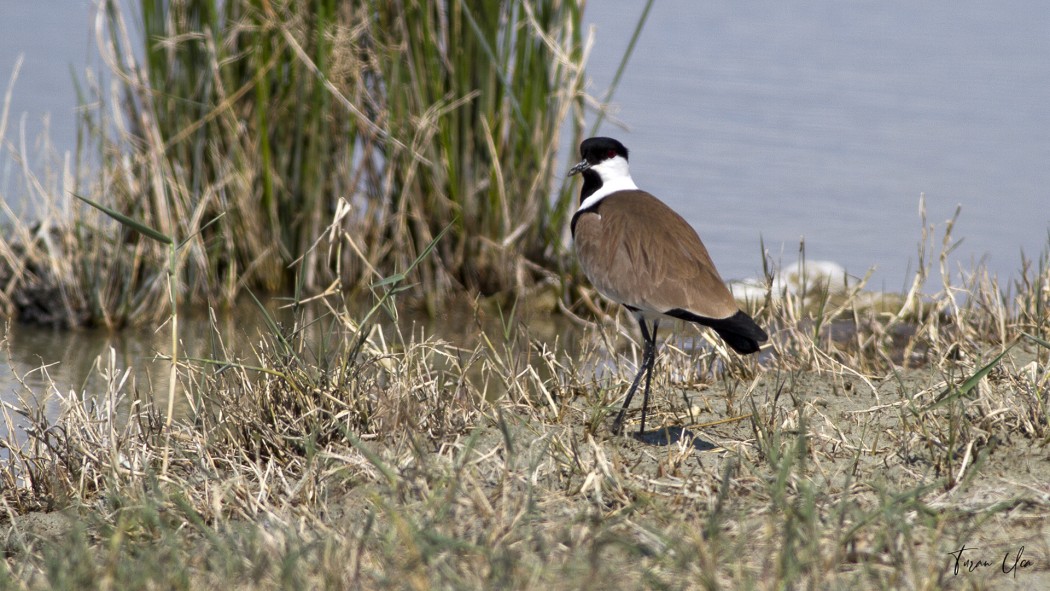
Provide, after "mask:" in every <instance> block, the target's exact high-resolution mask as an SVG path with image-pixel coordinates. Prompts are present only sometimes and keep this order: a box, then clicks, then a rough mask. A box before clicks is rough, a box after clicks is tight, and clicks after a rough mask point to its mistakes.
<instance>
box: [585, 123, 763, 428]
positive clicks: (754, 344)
mask: <svg viewBox="0 0 1050 591" xmlns="http://www.w3.org/2000/svg"><path fill="white" fill-rule="evenodd" d="M580 156H581V157H582V158H583V160H581V161H580V162H579V163H578V164H576V165H575V166H573V167H572V168H571V169H570V170H569V177H571V176H573V175H576V174H582V176H583V188H582V189H581V190H580V205H579V208H578V209H577V210H576V212H575V213H574V214H573V216H572V221H571V222H570V228H571V231H572V238H573V245H574V249H575V251H576V257H577V260H578V261H579V266H580V268H581V269H582V270H583V273H584V275H586V276H587V279H588V280H590V282H591V284H592V285H593V286H594V287H595V288H596V289H597V290H598V292H599V293H601V294H602V295H603V296H605V297H606V298H608V299H609V300H612V301H613V302H615V303H617V304H620V305H622V306H623V307H624V308H626V309H627V311H628V312H630V314H631V315H632V316H634V318H635V319H636V320H637V321H638V325H639V326H640V327H641V330H642V339H643V340H644V343H645V349H644V352H643V354H642V365H641V366H640V367H639V368H638V373H637V374H635V376H634V380H633V382H632V383H631V387H630V389H629V390H628V391H627V395H626V398H625V399H624V401H623V406H622V407H621V409H620V413H619V414H618V415H617V417H616V420H615V422H614V423H613V427H612V433H613V434H614V435H619V434H620V433H621V432H622V429H623V421H624V416H625V415H626V413H627V407H628V405H630V403H631V397H633V396H634V393H635V391H636V390H637V389H638V385H639V382H640V381H641V379H642V375H643V374H644V375H645V395H644V398H643V402H642V421H641V425H640V428H639V430H638V435H639V436H641V435H643V434H644V433H645V415H646V410H647V409H648V406H649V383H650V381H651V380H652V371H653V363H654V362H655V359H656V331H657V329H658V328H659V325H660V321H661V320H664V319H672V320H685V321H688V322H693V323H696V324H699V325H703V326H707V327H710V328H711V329H713V330H714V331H715V332H716V333H717V334H718V336H719V337H721V338H722V340H723V341H725V343H726V344H727V345H729V346H730V347H732V348H733V349H734V350H735V351H737V352H738V353H741V354H750V353H755V352H757V351H759V349H760V348H761V343H763V342H765V341H766V340H767V339H768V338H769V337H768V335H767V334H766V331H764V330H762V328H761V327H760V326H759V325H758V324H756V323H755V321H754V320H753V319H752V318H751V317H750V316H748V315H747V313H745V312H744V311H742V310H741V309H740V308H739V306H737V303H736V300H735V299H734V298H733V295H732V294H731V293H730V292H729V289H728V288H727V287H726V284H725V282H723V281H722V277H721V276H720V275H719V274H718V270H717V269H715V265H714V262H712V260H711V256H710V255H709V254H708V252H707V248H706V247H705V246H704V243H703V242H701V241H700V236H699V235H697V233H696V230H694V229H693V227H692V226H690V225H689V223H688V222H686V221H685V219H683V218H682V216H680V215H679V214H678V213H676V212H675V211H674V210H673V209H671V208H670V207H668V206H667V205H666V204H665V203H664V202H662V201H660V200H659V199H657V198H656V197H654V196H653V195H651V194H649V193H647V192H645V191H642V190H641V189H639V188H638V186H637V185H636V184H635V183H634V180H633V179H632V178H631V173H630V167H629V166H628V159H627V148H626V147H624V145H623V144H622V143H620V142H619V141H617V140H615V139H613V138H609V137H592V138H588V139H586V140H584V141H583V142H582V143H581V144H580Z"/></svg>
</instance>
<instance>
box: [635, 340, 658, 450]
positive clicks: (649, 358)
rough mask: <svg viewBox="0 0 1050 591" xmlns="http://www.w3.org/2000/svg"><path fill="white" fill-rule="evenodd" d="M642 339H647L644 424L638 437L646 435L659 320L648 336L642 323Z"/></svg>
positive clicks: (639, 430)
mask: <svg viewBox="0 0 1050 591" xmlns="http://www.w3.org/2000/svg"><path fill="white" fill-rule="evenodd" d="M641 325H642V337H643V338H644V339H645V352H646V357H645V368H646V370H645V394H643V396H642V424H641V426H640V427H639V428H638V435H641V434H642V433H645V412H646V410H648V408H649V382H650V381H651V380H652V379H653V365H654V363H655V361H656V329H657V328H658V327H659V326H660V321H659V320H653V332H652V334H647V332H648V331H646V330H645V321H644V320H643V321H641Z"/></svg>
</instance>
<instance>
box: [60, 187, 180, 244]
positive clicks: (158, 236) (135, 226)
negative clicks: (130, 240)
mask: <svg viewBox="0 0 1050 591" xmlns="http://www.w3.org/2000/svg"><path fill="white" fill-rule="evenodd" d="M73 196H74V197H76V198H77V199H80V200H81V201H83V202H84V203H87V204H88V205H90V206H91V207H94V208H95V209H97V210H99V211H101V212H102V213H104V214H106V215H108V216H109V217H111V218H113V219H115V220H117V221H118V222H120V223H121V224H123V225H125V226H127V227H128V228H131V229H132V230H135V231H136V232H138V233H140V234H144V235H146V236H149V237H150V238H152V239H154V240H156V241H157V242H162V243H164V244H174V243H175V241H174V240H173V239H172V238H171V237H170V236H168V235H167V234H164V233H162V232H160V231H158V230H155V229H153V228H151V227H149V226H147V225H146V224H144V223H142V222H140V221H138V220H133V219H131V218H129V217H128V216H126V215H124V214H122V213H120V212H118V211H115V210H112V209H110V208H108V207H106V206H105V205H102V204H101V203H97V202H95V201H92V200H91V199H88V198H87V197H84V196H83V195H78V194H77V193H73Z"/></svg>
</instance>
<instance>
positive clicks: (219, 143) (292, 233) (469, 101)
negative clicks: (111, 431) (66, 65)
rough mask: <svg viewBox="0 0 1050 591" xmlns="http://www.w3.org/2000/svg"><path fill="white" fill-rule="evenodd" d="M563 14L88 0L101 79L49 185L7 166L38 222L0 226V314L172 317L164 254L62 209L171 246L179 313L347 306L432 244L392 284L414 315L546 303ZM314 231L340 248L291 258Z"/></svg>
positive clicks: (561, 185)
mask: <svg viewBox="0 0 1050 591" xmlns="http://www.w3.org/2000/svg"><path fill="white" fill-rule="evenodd" d="M581 11H582V6H581V5H580V4H579V3H577V2H575V1H572V0H517V1H514V2H503V3H491V2H475V1H470V2H468V1H466V0H399V1H397V2H373V1H363V0H362V1H358V2H336V1H334V0H326V1H319V2H312V3H306V4H304V3H300V2H291V1H265V2H255V1H247V0H237V1H233V2H216V1H215V0H171V1H159V2H156V1H143V2H141V3H138V4H137V5H135V6H134V7H133V8H128V7H127V5H126V3H120V2H110V1H106V2H101V3H100V5H99V8H98V13H97V16H96V19H95V23H94V24H95V32H96V37H97V44H98V48H99V52H100V55H101V62H102V64H103V66H104V69H105V78H106V79H109V80H112V83H111V84H106V83H105V82H103V78H100V77H97V76H95V75H94V74H93V73H92V72H88V73H87V74H86V76H85V79H84V80H82V81H81V82H80V88H81V91H80V92H81V103H82V107H81V119H80V143H79V145H78V149H77V153H76V154H75V156H74V158H73V162H71V163H68V164H67V167H66V169H65V173H66V174H65V176H63V177H61V178H60V179H59V180H60V181H61V182H57V183H50V184H48V183H42V182H38V181H39V179H35V178H31V177H32V173H31V172H29V171H28V170H27V171H26V173H27V181H26V187H25V190H26V191H27V193H28V195H27V198H28V200H30V201H33V202H34V203H36V204H37V210H38V219H39V220H40V221H39V222H38V223H34V224H31V223H30V222H26V221H22V220H24V219H26V218H24V217H21V216H18V215H11V216H9V218H10V219H9V220H8V222H7V223H8V224H11V225H12V226H15V227H13V228H11V231H9V232H4V233H3V236H2V237H0V281H2V284H3V289H2V295H0V298H2V299H0V306H2V311H3V312H4V313H5V314H6V315H7V316H9V317H18V318H20V319H22V320H24V321H35V322H40V323H47V324H56V325H65V326H80V325H105V326H111V327H116V326H121V325H123V324H126V323H128V322H134V323H140V324H152V323H155V322H157V321H158V320H160V319H162V318H164V317H165V316H166V315H167V313H168V312H169V311H170V306H171V302H170V299H171V298H170V297H169V293H168V290H167V286H166V281H167V279H166V277H167V275H168V273H169V272H170V270H171V268H172V265H170V264H169V262H170V261H169V252H168V251H167V249H166V248H164V247H163V245H158V244H154V243H152V242H150V241H142V240H140V239H139V237H138V235H137V234H136V233H135V232H129V231H128V230H127V229H126V228H124V227H122V226H120V225H117V224H114V223H112V222H111V221H110V220H108V219H106V218H105V217H99V216H98V215H97V213H96V212H93V211H90V210H86V209H85V208H84V206H83V205H82V204H79V203H78V202H76V200H75V199H72V197H73V195H74V194H75V195H78V196H82V197H86V198H88V199H90V200H91V201H93V202H96V203H99V204H101V205H102V206H104V207H106V208H109V209H110V210H113V211H116V212H119V213H121V214H123V215H125V216H128V217H129V218H131V219H135V220H138V221H140V222H141V223H142V224H143V225H145V226H148V227H150V228H154V229H156V230H157V231H158V232H160V233H162V234H164V235H166V236H169V237H172V238H173V239H174V240H175V242H176V243H177V244H178V245H179V252H178V254H177V256H178V261H177V263H178V264H177V265H174V267H175V269H176V271H177V274H178V277H177V278H176V279H177V283H178V284H179V286H180V289H179V291H178V293H177V294H176V296H177V301H179V302H186V303H191V304H192V303H202V302H206V303H209V304H212V305H217V304H221V303H223V302H226V303H228V302H231V301H233V299H234V298H236V297H237V296H238V295H241V294H243V292H244V291H245V290H246V289H253V290H260V291H284V292H289V291H293V292H295V293H297V294H304V295H314V294H316V293H318V292H320V291H323V290H325V289H329V288H338V289H355V288H357V289H360V288H363V287H366V286H367V285H369V284H371V283H373V282H375V281H377V280H379V279H381V278H383V277H385V276H389V275H391V274H394V273H396V272H398V271H400V270H402V269H404V268H405V266H406V265H407V264H408V263H409V262H411V261H413V260H414V259H416V258H417V257H418V255H419V253H420V252H421V251H422V249H423V247H424V246H426V245H427V244H429V243H430V242H431V241H432V240H433V238H434V236H435V235H436V234H437V233H438V232H439V231H441V230H442V229H443V228H446V227H449V226H451V228H452V231H451V232H450V233H449V235H448V236H447V237H446V239H445V240H443V241H442V242H441V244H440V245H439V246H438V250H437V251H436V252H435V253H434V256H431V257H428V258H427V259H426V260H425V261H424V262H423V263H422V266H421V267H420V269H419V273H418V276H417V281H416V282H415V284H414V285H413V286H412V292H413V295H414V296H415V300H416V301H417V304H419V305H422V306H424V307H426V308H427V309H431V310H433V309H434V307H435V306H436V305H437V304H438V303H439V302H441V301H443V299H444V298H445V297H447V296H448V295H449V294H452V293H454V292H457V291H462V290H468V291H471V292H474V293H480V294H483V295H494V294H505V293H509V292H511V291H515V290H516V291H519V292H526V291H528V290H535V289H551V290H555V291H557V290H559V289H561V286H562V284H561V283H560V282H556V281H554V280H553V279H554V278H555V277H557V274H558V273H559V272H560V271H561V270H563V269H564V268H565V266H566V264H567V262H566V259H565V258H564V252H565V248H564V244H563V243H562V236H563V231H564V227H565V224H566V216H567V215H568V214H569V213H570V208H571V205H572V203H573V199H572V196H571V194H570V192H569V188H568V184H567V183H566V182H565V181H564V175H563V174H562V171H563V170H565V168H566V167H565V166H564V163H565V162H568V161H569V160H571V158H572V156H573V155H567V156H562V157H561V158H560V159H559V152H558V149H559V146H561V145H565V146H575V145H576V144H577V143H578V141H579V139H580V138H579V136H580V133H581V129H582V120H583V105H584V101H585V99H586V96H585V94H584V90H583V85H584V82H585V80H584V69H583V67H584V63H585V61H586V52H587V48H588V42H587V40H586V39H585V38H584V36H583V31H582V29H581ZM4 114H5V115H6V111H5V112H4ZM4 123H5V124H6V120H5V121H4ZM2 128H3V125H0V129H2ZM566 133H567V134H569V136H570V137H567V138H566V137H563V134H566ZM5 148H6V150H7V151H8V152H9V153H10V154H11V155H12V157H13V158H14V159H15V160H16V161H22V162H26V161H28V160H29V159H30V158H32V157H33V156H32V154H29V153H27V152H26V151H25V150H23V149H21V148H20V147H19V146H16V145H11V144H8V145H6V146H5ZM0 197H2V196H0ZM333 215H334V216H336V217H338V219H339V220H340V222H341V223H340V224H339V225H338V226H336V227H334V228H330V225H331V224H330V222H331V220H332V217H333ZM323 231H335V232H339V233H342V234H345V235H346V236H348V237H352V239H351V240H347V241H345V243H343V244H342V245H341V246H343V247H344V248H343V249H342V250H338V251H331V252H326V251H319V250H317V249H313V248H310V247H311V246H312V245H313V244H316V243H317V241H318V240H320V239H321V238H322V235H321V232H323ZM303 253H307V254H303ZM302 256H305V257H307V258H306V259H304V260H299V258H300V257H302ZM54 293H60V294H61V295H62V297H61V298H52V297H47V296H48V295H50V294H54Z"/></svg>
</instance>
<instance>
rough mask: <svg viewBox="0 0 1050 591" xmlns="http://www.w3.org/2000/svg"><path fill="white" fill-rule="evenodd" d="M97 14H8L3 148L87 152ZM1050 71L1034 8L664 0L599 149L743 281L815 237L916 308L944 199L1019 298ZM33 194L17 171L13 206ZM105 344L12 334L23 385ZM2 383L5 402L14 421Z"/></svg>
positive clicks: (1045, 175)
mask: <svg viewBox="0 0 1050 591" xmlns="http://www.w3.org/2000/svg"><path fill="white" fill-rule="evenodd" d="M640 4H641V3H640V2H637V1H636V0H602V1H592V2H590V3H589V7H588V14H589V16H588V20H589V21H590V22H591V23H592V24H593V25H594V26H595V29H596V44H595V46H594V49H593V53H592V55H591V62H590V74H591V77H592V79H593V81H592V83H591V86H590V91H591V93H592V94H595V95H599V96H601V95H602V94H604V92H605V89H606V88H607V86H608V84H609V81H610V80H611V78H612V75H613V73H614V71H615V68H616V66H617V63H618V60H619V57H620V55H621V54H622V52H623V50H624V48H625V47H626V44H627V40H628V39H629V37H630V34H631V30H632V28H633V24H634V22H635V20H636V19H637V16H638V14H639V12H640V9H641V6H640ZM92 11H93V9H92V3H91V2H88V1H83V0H75V1H73V0H63V1H61V2H59V1H58V0H50V1H47V0H45V1H32V0H0V84H2V85H3V87H4V88H5V89H6V87H7V84H8V81H9V79H10V74H11V71H12V68H13V66H14V63H15V59H16V57H17V55H18V54H19V53H23V54H24V55H25V64H24V66H23V68H22V72H21V74H20V76H19V80H18V82H17V84H16V86H15V88H14V95H13V100H12V105H11V116H10V121H9V126H8V131H7V137H6V138H0V139H2V140H3V141H4V142H17V141H18V139H17V138H18V134H19V133H20V132H19V129H20V127H21V125H22V122H23V121H24V124H25V126H26V134H27V138H28V140H29V141H30V142H32V141H33V139H34V138H35V137H36V135H37V134H38V133H39V131H40V130H41V129H43V127H44V125H43V121H45V119H49V121H50V123H49V128H50V135H51V138H52V140H53V142H54V143H55V144H56V146H57V147H58V149H59V150H60V151H61V150H72V147H73V145H74V141H75V136H74V129H75V128H74V125H73V110H74V106H75V97H74V93H73V83H72V81H71V78H70V73H69V72H70V68H71V67H72V69H74V70H77V71H80V70H82V69H83V67H84V66H85V65H86V64H93V65H97V59H95V58H93V57H90V56H91V48H92V46H93V33H92V32H91V29H90V23H91V20H90V18H89V15H90V14H92ZM1048 55H1050V11H1048V10H1046V9H1045V5H1044V4H1043V3H1040V2H1036V1H1034V0H1015V1H1011V0H1006V1H1003V2H996V3H978V2H947V1H944V0H937V1H927V2H904V1H883V2H848V3H846V2H835V1H831V0H824V1H816V2H809V3H805V4H801V5H800V4H798V3H791V5H787V4H785V3H780V2H774V1H772V0H767V1H758V2H747V3H737V2H694V1H691V0H689V1H686V0H683V1H679V2H671V1H668V0H664V1H660V2H657V3H656V5H655V6H654V7H653V10H652V13H651V15H650V18H649V22H648V24H647V26H646V30H645V32H644V33H643V36H642V38H641V40H640V41H639V43H638V46H637V48H636V52H635V55H634V57H633V58H632V60H631V62H630V65H629V66H628V70H627V73H626V75H625V76H624V78H623V80H622V83H621V85H620V88H619V90H618V91H617V94H616V96H615V97H614V107H615V115H614V118H615V120H616V121H618V122H620V123H621V124H622V127H621V126H617V125H615V124H613V123H606V124H604V126H603V128H602V129H601V133H603V134H605V135H613V136H616V137H618V138H620V139H621V140H622V141H623V142H624V143H625V144H626V145H627V146H628V147H629V148H630V149H631V151H632V152H631V163H632V171H633V173H634V177H635V180H636V181H637V182H638V183H639V185H640V186H641V187H643V188H645V189H648V190H649V191H651V192H653V193H655V194H656V195H658V196H660V197H662V198H664V199H665V200H666V201H668V202H669V203H670V204H671V205H673V206H674V207H675V208H677V209H678V210H679V211H681V212H682V213H683V215H684V216H685V217H686V218H687V219H688V220H689V221H690V222H692V223H693V224H694V225H695V226H696V227H697V228H698V229H699V231H700V233H701V236H702V237H703V238H704V240H705V242H706V243H707V245H708V247H709V249H710V250H711V252H712V255H713V257H714V258H715V260H716V262H717V263H718V264H719V267H720V268H721V270H722V272H723V275H724V276H725V277H726V278H744V277H750V276H755V275H757V274H758V273H759V270H760V268H761V258H760V254H759V239H760V238H764V239H765V242H766V245H767V248H768V249H769V250H770V251H771V253H772V255H773V256H774V259H776V260H780V261H782V262H783V263H784V264H789V263H792V262H794V261H795V259H796V257H797V250H798V244H799V241H800V239H803V238H804V239H805V242H806V251H807V256H808V258H809V259H811V260H813V259H826V260H832V261H836V262H838V263H840V264H842V265H844V266H845V267H846V268H847V269H848V270H849V271H850V272H851V273H852V274H855V275H863V274H864V273H865V272H866V271H867V269H868V268H869V267H871V266H876V267H877V269H878V271H877V273H876V275H875V279H874V282H873V284H872V286H873V287H874V288H876V289H886V290H891V291H896V290H899V289H901V287H902V286H903V285H904V284H905V283H907V282H908V281H909V279H910V275H909V269H910V270H911V271H914V264H915V261H916V259H917V257H916V245H917V242H918V239H919V233H920V222H919V216H918V202H919V196H920V194H922V193H925V194H926V199H927V204H928V210H929V218H930V221H931V222H935V223H938V224H940V223H942V222H943V221H944V220H946V219H947V218H949V217H950V216H951V214H952V212H953V211H954V209H955V207H956V205H957V204H961V205H962V207H963V213H962V217H961V219H960V223H959V225H958V227H957V230H956V237H960V238H964V239H965V240H964V242H963V244H962V245H961V247H960V248H959V249H958V250H957V251H956V253H955V255H954V257H955V260H956V261H958V262H959V263H960V264H962V265H963V266H965V267H967V268H969V267H970V266H971V265H972V263H973V262H974V261H977V260H980V259H984V260H985V261H986V262H987V264H988V266H989V268H990V269H991V270H992V271H993V272H994V273H996V274H998V275H999V276H1000V277H1001V278H1004V279H1006V278H1010V277H1013V276H1015V273H1016V271H1017V270H1018V269H1019V267H1020V252H1021V251H1022V250H1024V251H1025V252H1027V253H1029V254H1030V255H1036V254H1038V253H1039V252H1040V251H1041V250H1042V248H1043V246H1044V245H1045V244H1046V242H1047V232H1048V229H1050V225H1048V220H1050V214H1048V213H1047V212H1048V211H1050V207H1048V206H1047V204H1048V202H1050V199H1048V196H1047V187H1050V166H1048V163H1050V132H1048V130H1050V60H1048V59H1047V56H1048ZM31 145H32V144H31ZM562 160H563V161H564V159H562ZM16 173H17V170H16V169H13V168H12V165H11V162H10V159H9V158H8V156H7V154H6V150H5V151H4V154H2V155H0V192H2V194H4V195H8V196H10V193H9V191H10V188H11V178H12V177H11V175H12V174H16ZM0 336H2V335H0ZM96 337H97V335H96ZM96 337H93V338H92V339H90V340H83V339H85V338H86V337H84V336H83V335H79V336H78V334H72V335H70V334H65V333H49V332H40V331H36V332H34V331H30V330H27V329H20V330H18V331H16V332H15V333H13V334H10V335H8V338H9V339H10V344H11V347H12V349H13V350H15V351H17V353H16V354H15V355H14V360H13V361H14V363H13V365H14V368H13V369H14V370H15V371H16V372H17V373H19V374H24V373H25V372H27V371H29V370H30V369H31V368H32V367H36V366H38V365H40V363H42V362H46V363H51V362H55V361H60V362H61V363H59V364H58V365H56V366H53V367H51V368H50V369H49V371H50V373H51V375H52V376H54V377H56V379H58V380H59V381H60V382H61V383H62V384H65V385H67V386H73V385H77V384H79V381H80V380H82V379H83V377H82V376H83V375H84V374H85V372H86V369H85V368H86V367H88V366H90V364H91V363H93V360H94V357H95V356H96V355H97V354H98V353H99V352H101V351H104V350H106V347H107V345H108V344H110V343H111V342H113V339H114V337H110V336H102V337H97V338H96ZM150 338H151V337H148V336H147V337H143V340H140V341H138V342H137V344H132V343H130V342H129V341H128V339H127V337H121V338H120V340H119V341H117V342H116V344H117V345H118V346H120V347H122V349H121V351H122V353H121V354H120V357H121V360H122V361H121V363H122V364H123V365H122V366H127V365H134V364H135V363H140V362H141V360H143V359H146V358H148V357H149V356H150V345H149V343H150V342H151V341H150ZM99 339H101V340H99ZM157 346H158V347H159V348H161V349H163V345H157ZM139 349H141V351H138V353H135V351H137V350H139ZM129 351H130V352H129ZM5 363H6V362H5V361H3V360H0V397H4V398H5V399H7V400H11V399H12V397H13V396H16V395H17V393H18V388H17V386H16V384H15V383H14V382H13V381H12V379H11V377H10V376H9V375H8V374H10V371H8V370H7V369H6V368H5ZM34 375H35V374H34ZM34 375H30V376H29V377H28V379H29V380H30V382H31V383H33V380H35V379H36V378H34ZM2 430H3V427H2V426H0V431H2ZM0 434H2V433H0Z"/></svg>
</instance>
